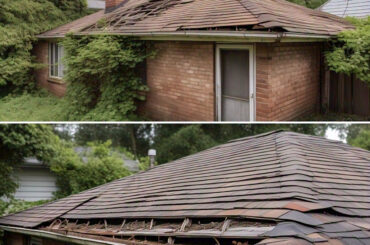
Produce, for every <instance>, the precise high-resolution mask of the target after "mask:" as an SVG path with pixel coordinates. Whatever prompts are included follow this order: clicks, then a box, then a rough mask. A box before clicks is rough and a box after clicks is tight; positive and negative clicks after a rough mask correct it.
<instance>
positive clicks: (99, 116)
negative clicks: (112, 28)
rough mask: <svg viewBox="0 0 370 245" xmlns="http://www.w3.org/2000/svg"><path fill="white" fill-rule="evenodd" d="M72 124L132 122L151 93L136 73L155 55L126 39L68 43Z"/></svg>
mask: <svg viewBox="0 0 370 245" xmlns="http://www.w3.org/2000/svg"><path fill="white" fill-rule="evenodd" d="M63 46H64V48H65V52H66V57H65V63H66V65H67V73H66V76H65V80H66V81H67V83H68V87H67V95H66V98H65V99H66V111H67V115H68V120H128V119H130V117H133V116H134V112H135V110H136V103H135V102H136V100H144V99H145V96H144V95H143V93H142V92H145V91H147V90H148V88H147V86H145V85H144V84H143V81H142V79H141V78H140V74H139V72H138V70H137V69H136V68H137V66H138V65H139V64H141V63H142V62H145V59H146V58H147V57H149V56H152V55H153V52H147V46H146V44H145V43H144V42H142V41H138V40H133V39H131V38H127V37H122V36H109V35H100V36H83V37H81V36H73V35H68V36H67V37H66V38H65V39H64V41H63Z"/></svg>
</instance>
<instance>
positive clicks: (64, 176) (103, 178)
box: [51, 141, 131, 198]
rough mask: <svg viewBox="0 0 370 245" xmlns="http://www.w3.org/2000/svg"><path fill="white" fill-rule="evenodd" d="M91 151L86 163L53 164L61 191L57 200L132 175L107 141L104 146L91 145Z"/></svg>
mask: <svg viewBox="0 0 370 245" xmlns="http://www.w3.org/2000/svg"><path fill="white" fill-rule="evenodd" d="M89 146H90V147H91V151H89V152H87V154H86V156H85V157H86V161H85V162H84V161H69V162H61V161H57V162H56V163H54V164H51V170H52V171H53V172H54V173H56V175H57V185H58V187H59V190H58V191H57V192H56V193H55V195H56V197H57V198H60V197H64V196H67V195H70V194H75V193H78V192H81V191H84V190H87V189H90V188H93V187H95V186H98V185H102V184H105V183H107V182H111V181H113V180H115V179H119V178H122V177H125V176H128V175H130V174H131V173H130V171H129V170H127V169H126V168H125V166H124V162H123V159H122V158H121V157H120V156H119V155H118V154H116V153H114V152H113V151H112V150H111V148H110V146H111V142H110V141H107V142H105V143H102V144H98V143H90V144H89Z"/></svg>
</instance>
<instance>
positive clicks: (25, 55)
mask: <svg viewBox="0 0 370 245" xmlns="http://www.w3.org/2000/svg"><path fill="white" fill-rule="evenodd" d="M66 21H68V20H67V19H66V18H65V16H64V14H63V11H61V10H60V9H58V8H56V7H55V5H54V4H53V3H51V2H50V1H47V0H0V70H1V73H0V86H5V85H8V86H9V85H10V86H11V85H13V86H22V87H24V86H25V85H30V84H33V83H29V82H30V81H32V80H31V69H33V68H34V67H35V64H34V63H33V59H32V56H31V52H30V51H31V49H32V42H33V41H35V34H38V33H40V32H43V31H46V30H49V29H51V28H53V27H55V26H57V25H60V24H62V23H65V22H66ZM27 83H28V84H27Z"/></svg>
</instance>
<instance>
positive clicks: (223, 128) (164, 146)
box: [152, 124, 327, 164]
mask: <svg viewBox="0 0 370 245" xmlns="http://www.w3.org/2000/svg"><path fill="white" fill-rule="evenodd" d="M326 128H327V125H325V124H320V125H318V124H281V125H279V124H229V125H227V124H202V125H179V124H175V125H168V124H164V125H156V126H155V131H154V134H153V145H152V148H155V149H156V150H157V161H158V163H159V164H162V163H166V162H169V161H172V160H175V159H178V158H181V157H184V156H187V155H190V154H193V153H196V152H199V151H201V150H204V149H207V148H210V147H212V146H215V145H218V144H223V143H226V142H227V141H229V140H232V139H237V138H241V137H246V136H251V135H256V134H260V133H264V132H268V131H272V130H278V129H285V130H290V131H294V132H300V133H305V134H311V135H321V136H323V135H324V134H325V131H326Z"/></svg>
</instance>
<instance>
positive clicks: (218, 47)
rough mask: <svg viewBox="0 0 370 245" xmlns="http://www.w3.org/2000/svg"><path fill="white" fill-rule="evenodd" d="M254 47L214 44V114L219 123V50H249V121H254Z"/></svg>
mask: <svg viewBox="0 0 370 245" xmlns="http://www.w3.org/2000/svg"><path fill="white" fill-rule="evenodd" d="M254 46H255V45H251V44H216V114H217V120H218V121H221V120H222V119H221V115H222V114H221V112H222V101H221V99H222V98H221V93H222V89H221V50H222V49H229V50H249V71H250V72H249V106H250V115H249V118H250V119H249V120H250V121H255V120H256V103H255V97H256V96H255V94H256V86H255V85H256V58H255V57H256V55H255V47H254Z"/></svg>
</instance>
